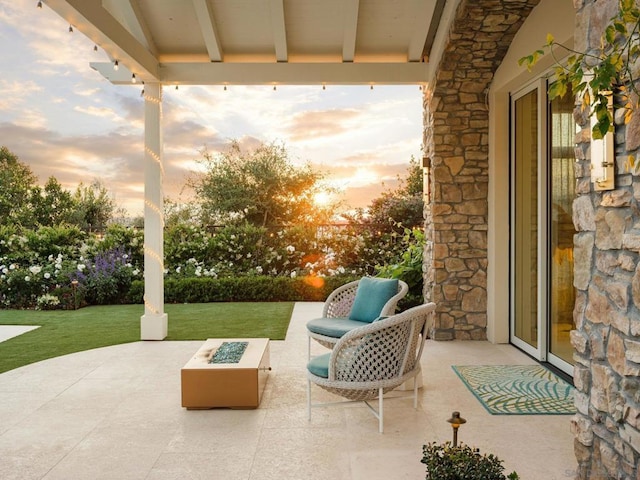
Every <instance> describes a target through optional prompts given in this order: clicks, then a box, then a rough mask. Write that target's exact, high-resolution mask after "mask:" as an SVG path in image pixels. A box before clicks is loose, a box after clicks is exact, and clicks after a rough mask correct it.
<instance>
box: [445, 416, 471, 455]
mask: <svg viewBox="0 0 640 480" xmlns="http://www.w3.org/2000/svg"><path fill="white" fill-rule="evenodd" d="M447 422H449V423H450V424H451V428H453V446H454V447H457V446H458V428H460V425H464V424H465V423H467V421H466V420H465V419H464V418H462V417H461V416H460V412H453V413H452V414H451V418H450V419H449V420H447Z"/></svg>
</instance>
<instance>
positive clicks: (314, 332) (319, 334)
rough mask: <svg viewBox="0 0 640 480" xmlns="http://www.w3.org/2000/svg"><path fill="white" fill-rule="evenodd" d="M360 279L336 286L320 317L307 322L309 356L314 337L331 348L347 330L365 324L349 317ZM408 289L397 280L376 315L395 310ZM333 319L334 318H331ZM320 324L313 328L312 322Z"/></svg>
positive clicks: (383, 314)
mask: <svg viewBox="0 0 640 480" xmlns="http://www.w3.org/2000/svg"><path fill="white" fill-rule="evenodd" d="M360 282H361V280H356V281H353V282H349V283H347V284H345V285H342V286H341V287H338V288H336V289H335V290H334V291H333V292H331V294H329V296H328V297H327V300H326V301H325V303H324V308H323V310H322V317H321V318H318V319H314V320H311V321H310V322H309V323H308V324H307V335H308V336H309V341H308V343H309V344H308V352H309V358H310V356H311V339H314V340H315V341H317V342H318V343H320V344H321V345H323V346H325V347H327V348H333V346H334V345H335V344H336V342H337V341H338V339H339V338H340V337H341V336H342V335H343V334H344V333H345V332H347V331H349V330H351V329H353V328H357V327H361V326H363V325H366V324H367V323H368V322H361V321H357V320H353V319H350V318H349V316H350V314H351V311H352V308H353V306H354V302H355V300H356V293H357V291H358V287H359V286H360ZM408 291H409V286H408V285H407V284H406V283H405V282H403V281H402V280H398V281H397V293H396V294H395V295H393V296H392V297H390V298H389V299H388V300H387V301H386V303H384V305H383V306H382V309H381V310H380V311H379V312H377V313H376V316H382V317H388V316H391V315H393V314H394V313H395V312H396V307H397V305H398V301H399V300H400V299H402V298H403V297H404V296H405V295H406V294H407V292H408ZM331 319H335V320H331ZM318 322H319V323H320V324H321V328H314V324H317V323H318Z"/></svg>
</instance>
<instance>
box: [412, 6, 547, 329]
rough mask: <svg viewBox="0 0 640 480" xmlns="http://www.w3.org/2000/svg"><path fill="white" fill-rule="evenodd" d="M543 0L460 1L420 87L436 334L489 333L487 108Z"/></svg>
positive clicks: (429, 284)
mask: <svg viewBox="0 0 640 480" xmlns="http://www.w3.org/2000/svg"><path fill="white" fill-rule="evenodd" d="M538 2H539V0H462V2H461V3H460V5H459V6H458V9H457V12H456V15H455V19H454V22H453V25H452V27H451V30H450V32H449V40H448V45H447V47H446V48H445V51H444V53H443V55H442V59H441V61H440V64H439V65H438V68H437V72H436V76H435V80H434V81H433V82H431V84H430V85H429V87H428V88H426V89H425V91H424V93H423V103H424V138H423V150H424V155H425V157H426V158H427V159H428V162H429V163H430V165H431V168H430V170H431V174H430V176H429V178H428V179H427V180H428V182H429V185H428V188H429V190H430V192H431V195H430V197H431V198H430V199H427V202H425V203H426V207H425V222H426V223H425V225H426V239H427V246H426V247H425V252H424V259H425V264H424V279H425V282H424V283H425V292H424V294H425V299H426V300H427V301H434V302H436V303H437V305H438V310H437V312H436V315H435V318H434V324H433V328H432V330H431V332H430V335H431V338H434V339H436V340H452V339H454V338H456V339H478V340H480V339H485V338H486V334H487V333H486V326H487V223H488V219H487V214H488V200H487V195H488V182H489V162H488V153H489V145H488V132H489V109H488V106H487V103H486V96H487V92H488V89H489V85H490V83H491V80H492V78H493V74H494V72H495V70H496V69H497V68H498V66H499V65H500V63H501V61H502V59H503V57H504V55H505V54H506V52H507V50H508V49H509V45H510V44H511V41H512V39H513V37H514V35H515V34H516V32H517V31H518V30H519V28H520V26H521V25H522V23H523V22H524V20H525V19H526V18H527V16H528V15H529V13H530V12H531V10H532V9H533V7H535V6H536V5H537V4H538Z"/></svg>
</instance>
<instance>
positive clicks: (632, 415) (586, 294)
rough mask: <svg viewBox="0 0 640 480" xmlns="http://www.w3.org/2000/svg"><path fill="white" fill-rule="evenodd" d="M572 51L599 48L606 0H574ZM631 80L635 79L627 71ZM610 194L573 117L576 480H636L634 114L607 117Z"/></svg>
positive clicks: (637, 174) (637, 142) (637, 120)
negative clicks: (597, 181) (611, 129)
mask: <svg viewBox="0 0 640 480" xmlns="http://www.w3.org/2000/svg"><path fill="white" fill-rule="evenodd" d="M574 6H575V7H576V13H577V16H576V31H575V46H576V49H577V50H579V51H587V50H588V49H589V48H592V47H595V46H597V45H599V42H600V36H601V34H602V31H603V28H604V25H605V24H606V22H607V21H608V20H609V19H610V18H611V17H612V16H614V14H615V12H616V9H617V1H616V0H598V1H597V2H596V1H594V0H574ZM636 77H637V75H636ZM615 117H616V123H617V125H616V131H615V145H616V146H615V151H616V167H615V168H616V177H615V182H616V188H615V190H611V191H608V192H595V191H593V186H592V184H591V181H590V171H589V163H590V162H589V158H590V149H589V146H590V145H589V141H590V129H589V125H588V123H587V121H588V118H586V116H584V115H581V114H580V112H579V111H576V114H575V118H576V121H577V123H578V124H579V125H581V126H582V131H581V132H580V133H579V134H578V135H577V139H576V144H577V148H576V158H577V163H576V167H577V168H576V176H577V194H578V196H577V198H576V200H575V202H574V208H573V221H574V224H575V225H576V229H577V231H578V233H577V234H576V236H575V240H574V244H575V252H574V258H575V274H574V285H575V287H576V289H577V301H576V306H575V310H574V319H575V323H576V330H574V331H572V332H571V341H572V344H573V346H574V348H575V350H576V352H575V354H574V360H575V362H576V364H575V368H574V383H575V386H576V388H577V396H576V408H577V411H578V413H577V414H576V415H575V416H574V417H573V419H572V422H571V424H572V431H573V433H574V435H575V452H576V457H577V460H578V465H579V467H578V474H577V478H578V479H582V480H587V479H589V480H599V479H625V480H626V479H629V480H637V479H640V468H638V463H639V462H640V378H639V375H640V263H639V260H640V255H639V253H640V169H639V168H638V166H636V167H630V166H629V165H628V164H627V162H628V158H629V157H630V156H631V157H632V158H634V159H635V162H640V112H636V113H635V114H634V116H633V118H632V120H631V122H630V123H629V124H627V125H624V122H623V120H622V112H621V111H617V112H616V115H615Z"/></svg>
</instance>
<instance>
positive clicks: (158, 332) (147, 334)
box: [140, 313, 169, 340]
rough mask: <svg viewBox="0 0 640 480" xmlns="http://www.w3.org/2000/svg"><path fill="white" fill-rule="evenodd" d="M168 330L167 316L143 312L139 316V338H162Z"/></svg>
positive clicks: (165, 336)
mask: <svg viewBox="0 0 640 480" xmlns="http://www.w3.org/2000/svg"><path fill="white" fill-rule="evenodd" d="M168 330H169V316H168V315H167V314H166V313H161V314H158V315H154V314H152V313H151V314H149V313H147V314H144V315H142V316H141V317H140V340H164V339H165V338H167V332H168Z"/></svg>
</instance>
